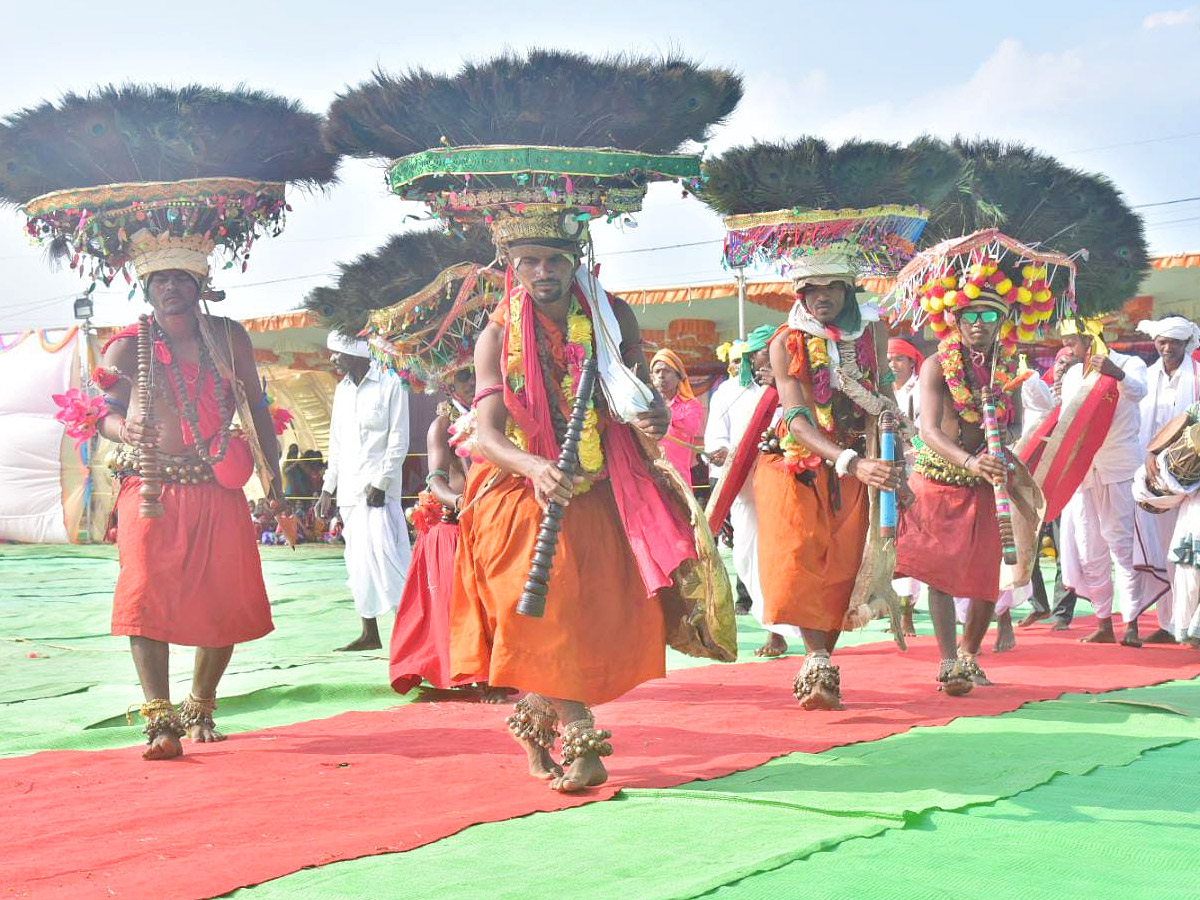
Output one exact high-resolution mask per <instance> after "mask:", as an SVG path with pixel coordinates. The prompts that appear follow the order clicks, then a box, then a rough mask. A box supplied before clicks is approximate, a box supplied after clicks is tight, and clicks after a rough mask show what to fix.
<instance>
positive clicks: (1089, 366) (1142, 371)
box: [1061, 323, 1146, 644]
mask: <svg viewBox="0 0 1200 900" xmlns="http://www.w3.org/2000/svg"><path fill="white" fill-rule="evenodd" d="M1073 324H1074V323H1073ZM1070 332H1074V333H1070ZM1062 343H1063V346H1064V347H1067V348H1068V349H1070V350H1071V352H1072V353H1073V354H1074V356H1075V358H1076V359H1078V360H1082V362H1081V363H1080V364H1077V365H1073V366H1072V367H1071V368H1070V369H1069V370H1068V371H1067V373H1066V374H1065V375H1064V376H1063V381H1062V401H1063V403H1064V404H1066V403H1068V402H1069V401H1070V399H1071V398H1072V397H1074V396H1075V394H1076V392H1078V391H1088V390H1090V389H1091V387H1092V381H1091V379H1088V378H1087V376H1088V375H1090V374H1091V373H1093V372H1096V373H1098V374H1100V375H1108V376H1111V377H1112V378H1114V379H1115V380H1116V382H1117V390H1118V400H1117V408H1116V412H1115V413H1114V414H1113V419H1112V424H1111V425H1110V426H1109V429H1108V435H1107V436H1106V437H1105V439H1104V443H1103V444H1101V445H1100V449H1099V450H1097V451H1096V456H1095V457H1094V458H1093V460H1092V465H1091V467H1090V468H1089V470H1088V473H1087V475H1085V476H1084V479H1083V483H1082V484H1081V485H1080V487H1079V490H1078V491H1077V492H1076V493H1075V496H1074V497H1072V498H1071V501H1070V502H1069V503H1068V504H1067V506H1066V508H1065V509H1064V510H1063V514H1062V539H1063V547H1062V550H1061V553H1062V566H1063V581H1064V582H1065V583H1066V584H1067V585H1068V586H1070V587H1071V588H1074V590H1075V592H1076V594H1078V595H1079V596H1080V597H1085V598H1087V599H1088V600H1090V601H1091V603H1092V606H1093V608H1094V609H1095V610H1096V618H1097V619H1098V620H1099V624H1098V626H1097V628H1096V630H1095V631H1094V632H1093V633H1092V634H1090V635H1088V636H1087V637H1085V638H1083V640H1084V641H1085V642H1088V643H1102V644H1111V643H1114V642H1115V641H1116V637H1115V635H1114V634H1113V625H1112V613H1113V609H1112V607H1113V568H1115V569H1116V579H1117V583H1118V585H1119V588H1120V595H1121V601H1122V603H1123V604H1125V608H1124V609H1123V614H1124V618H1125V619H1126V620H1127V621H1128V619H1129V614H1130V612H1131V611H1132V609H1133V606H1132V603H1133V598H1134V596H1135V591H1136V573H1135V571H1134V552H1133V547H1134V533H1133V520H1134V513H1135V510H1136V505H1135V504H1134V501H1133V476H1134V473H1135V472H1137V469H1138V466H1139V465H1140V464H1141V461H1142V449H1141V442H1140V440H1139V422H1140V415H1139V411H1138V404H1139V403H1140V402H1141V400H1142V398H1143V397H1145V396H1146V364H1145V363H1144V362H1142V361H1141V360H1140V359H1138V358H1137V357H1136V356H1126V355H1125V354H1123V353H1116V352H1106V351H1107V348H1106V347H1105V346H1104V343H1103V341H1101V340H1100V337H1099V335H1098V334H1097V333H1096V330H1094V329H1089V328H1088V327H1087V326H1086V324H1085V325H1082V326H1081V325H1076V326H1075V327H1074V328H1064V331H1063V337H1062Z"/></svg>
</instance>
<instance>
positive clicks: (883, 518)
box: [879, 409, 896, 540]
mask: <svg viewBox="0 0 1200 900" xmlns="http://www.w3.org/2000/svg"><path fill="white" fill-rule="evenodd" d="M879 458H880V459H882V460H883V461H884V462H887V463H891V464H892V465H895V463H896V417H895V416H894V415H892V411H891V410H890V409H885V410H884V411H883V412H881V413H880V414H879ZM879 536H880V537H881V538H883V539H884V540H887V539H889V538H895V536H896V492H895V491H880V492H879Z"/></svg>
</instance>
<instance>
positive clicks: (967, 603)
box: [954, 583, 1033, 624]
mask: <svg viewBox="0 0 1200 900" xmlns="http://www.w3.org/2000/svg"><path fill="white" fill-rule="evenodd" d="M1032 596H1033V584H1032V583H1030V584H1022V585H1018V586H1017V587H1015V588H1003V589H1002V590H1001V591H1000V596H999V597H997V598H996V615H997V616H1000V615H1003V614H1004V613H1006V612H1009V611H1010V610H1012V609H1015V608H1016V607H1018V606H1020V605H1021V604H1023V603H1026V602H1028V600H1029V598H1030V597H1032ZM970 608H971V598H970V597H955V598H954V613H955V618H957V619H958V621H959V623H960V624H961V623H963V622H966V621H967V610H969V609H970Z"/></svg>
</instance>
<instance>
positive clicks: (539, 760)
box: [513, 736, 563, 781]
mask: <svg viewBox="0 0 1200 900" xmlns="http://www.w3.org/2000/svg"><path fill="white" fill-rule="evenodd" d="M513 740H514V741H516V742H517V743H518V744H520V745H521V747H522V748H524V750H525V755H526V756H528V757H529V774H530V775H532V776H533V777H534V778H540V779H541V780H542V781H549V780H550V779H551V778H557V777H559V776H560V775H562V773H563V770H562V766H560V765H559V764H558V763H556V762H555V761H554V757H553V756H551V755H550V751H549V750H547V749H546V748H545V747H543V746H542V745H541V744H539V743H536V742H535V741H531V740H529V739H528V738H519V737H516V736H514V737H513Z"/></svg>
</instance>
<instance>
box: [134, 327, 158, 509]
mask: <svg viewBox="0 0 1200 900" xmlns="http://www.w3.org/2000/svg"><path fill="white" fill-rule="evenodd" d="M151 321H152V320H151V318H150V317H149V316H142V317H141V318H139V319H138V337H137V367H138V370H137V397H138V407H139V408H140V409H141V411H142V417H143V418H142V426H143V427H144V428H145V429H147V430H148V431H150V433H152V434H153V433H154V426H155V422H154V397H153V395H152V394H151V393H150V379H151V371H152V369H153V367H154V335H153V333H152V332H151V327H150V326H151ZM138 469H139V470H140V473H141V478H142V485H141V488H140V489H139V491H138V494H139V496H140V497H141V498H142V502H141V503H140V504H139V505H138V515H139V516H141V517H142V518H143V519H157V518H158V517H159V516H161V515H162V514H163V508H162V502H161V500H160V498H161V497H162V476H161V473H160V472H159V470H158V442H157V440H151V441H149V442H147V443H145V444H140V445H139V446H138Z"/></svg>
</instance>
